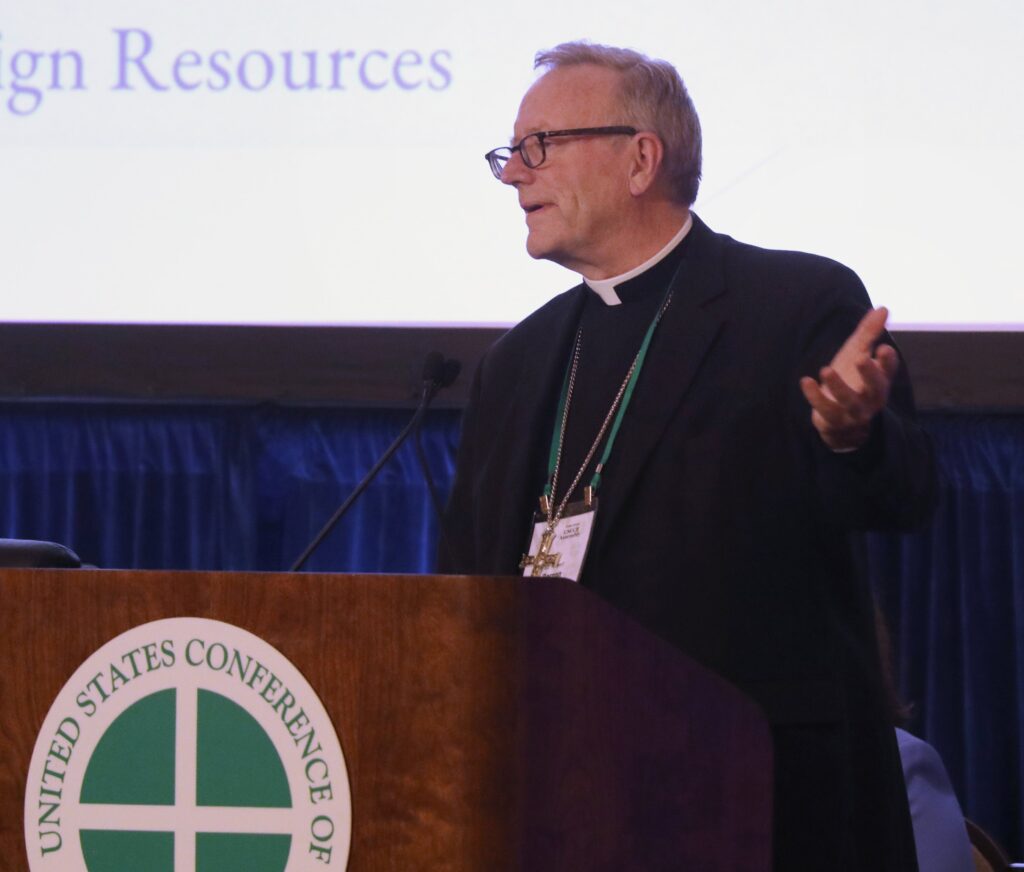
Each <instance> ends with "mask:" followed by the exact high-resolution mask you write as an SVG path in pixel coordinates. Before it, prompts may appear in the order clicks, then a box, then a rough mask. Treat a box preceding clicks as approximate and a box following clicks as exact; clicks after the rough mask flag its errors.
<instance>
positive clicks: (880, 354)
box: [875, 345, 900, 382]
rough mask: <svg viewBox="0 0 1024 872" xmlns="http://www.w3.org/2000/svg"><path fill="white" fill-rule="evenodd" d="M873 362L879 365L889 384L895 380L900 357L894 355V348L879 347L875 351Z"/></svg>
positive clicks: (889, 346) (887, 346)
mask: <svg viewBox="0 0 1024 872" xmlns="http://www.w3.org/2000/svg"><path fill="white" fill-rule="evenodd" d="M875 360H877V361H878V362H879V363H880V364H881V366H882V369H883V371H884V372H885V376H886V378H887V379H888V380H889V381H890V382H891V381H892V380H893V379H894V378H896V372H897V370H899V368H900V356H899V354H897V353H896V349H895V348H893V347H892V346H891V345H879V346H878V348H877V349H875Z"/></svg>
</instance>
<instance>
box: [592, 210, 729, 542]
mask: <svg viewBox="0 0 1024 872" xmlns="http://www.w3.org/2000/svg"><path fill="white" fill-rule="evenodd" d="M691 232H692V233H693V234H694V238H693V239H692V240H690V248H689V251H687V253H686V256H685V257H684V258H683V260H682V262H681V265H680V268H679V271H678V272H677V273H676V276H675V280H674V282H673V295H672V302H671V304H670V305H669V307H668V308H667V309H666V310H665V314H664V316H663V317H662V320H661V323H660V324H659V325H658V330H657V332H656V333H655V335H654V339H653V341H652V343H651V348H650V351H649V352H648V354H647V360H646V362H645V363H644V368H643V371H642V372H641V374H640V380H639V382H638V383H637V388H636V392H635V394H634V396H633V402H632V403H631V404H630V407H629V409H628V410H627V412H626V418H625V420H624V421H623V426H622V430H621V432H620V433H619V438H618V439H617V441H616V444H615V448H614V451H613V454H612V456H611V457H610V458H609V464H608V468H609V474H608V479H607V481H608V484H607V488H606V493H605V494H604V496H605V497H606V500H605V501H604V502H605V506H606V507H605V506H602V508H601V511H599V512H598V515H599V518H600V522H599V525H598V533H597V536H598V539H604V538H606V537H607V536H609V535H613V534H614V526H615V520H616V518H617V516H618V514H619V512H620V511H621V510H622V507H623V505H624V504H625V503H626V501H627V499H628V495H629V492H630V491H631V490H632V488H633V486H634V484H635V483H636V480H637V478H638V477H639V476H640V475H641V473H642V471H643V469H644V466H645V464H646V463H647V460H648V458H649V457H650V455H651V453H652V452H653V451H654V449H655V447H656V446H657V445H658V443H659V442H660V441H661V439H662V436H663V434H664V432H665V429H666V427H667V426H668V423H669V421H670V420H671V419H672V417H673V416H674V415H675V414H676V413H677V411H678V410H679V407H680V406H681V404H682V403H683V401H684V399H685V397H686V395H687V393H688V392H689V391H690V389H691V387H692V386H693V382H694V379H695V378H696V376H697V373H698V371H699V369H700V365H701V362H702V361H703V360H704V358H705V356H706V355H707V353H708V351H709V350H710V349H711V347H712V345H713V344H714V341H715V338H716V337H717V335H718V333H719V331H720V330H721V329H722V326H723V325H724V323H725V313H724V307H723V306H720V305H715V301H716V299H717V298H719V297H721V296H722V295H723V294H724V293H725V278H724V266H723V255H724V240H725V237H720V236H718V235H716V234H714V233H712V232H711V231H710V230H709V229H708V228H707V226H706V225H705V224H704V223H703V222H701V221H700V220H699V219H698V218H697V217H696V216H694V227H693V230H692V231H691ZM609 497H610V498H609ZM601 515H603V517H600V516H601ZM592 547H594V548H595V549H596V548H599V547H600V542H599V541H595V542H594V543H592Z"/></svg>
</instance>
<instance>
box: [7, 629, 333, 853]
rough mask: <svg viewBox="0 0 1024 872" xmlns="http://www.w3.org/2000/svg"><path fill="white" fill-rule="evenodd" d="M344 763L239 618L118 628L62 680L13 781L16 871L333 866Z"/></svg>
mask: <svg viewBox="0 0 1024 872" xmlns="http://www.w3.org/2000/svg"><path fill="white" fill-rule="evenodd" d="M351 836H352V803H351V794H350V790H349V781H348V772H347V770H346V767H345V758H344V756H343V755H342V752H341V745H340V744H339V742H338V737H337V734H336V733H335V731H334V726H333V724H332V723H331V720H330V718H329V717H328V715H327V712H326V711H325V710H324V707H323V704H322V703H321V702H320V699H319V698H318V697H317V695H316V693H315V692H314V691H313V689H312V688H311V687H310V686H309V683H308V682H307V681H306V680H305V678H303V676H302V674H301V673H300V672H299V671H298V669H296V668H295V666H293V665H292V663H291V662H289V661H288V660H287V659H286V658H285V657H284V656H283V655H282V654H281V653H280V652H279V651H277V650H276V649H275V648H273V647H272V646H271V645H268V644H267V643H266V642H264V641H263V640H262V639H260V638H259V637H257V636H254V635H253V634H252V633H249V632H247V631H246V630H243V629H241V628H239V627H234V626H231V625H230V624H225V623H221V622H219V621H211V620H207V619H204V618H169V619H167V620H161V621H154V622H153V623H149V624H143V625H142V626H139V627H135V628H134V629H131V630H128V631H127V632H126V633H122V634H121V635H120V636H118V637H117V638H116V639H113V640H111V641H110V642H108V643H107V644H105V645H104V646H103V647H102V648H100V649H99V650H98V651H97V652H96V653H94V654H93V655H92V656H91V657H89V659H88V660H86V662H85V663H83V664H82V665H81V666H80V667H79V668H78V669H77V670H76V671H75V674H74V675H72V676H71V679H70V680H69V681H68V682H67V684H65V685H64V687H63V689H62V690H61V692H60V694H58V696H57V698H56V700H55V701H54V703H53V705H52V706H51V708H50V711H49V714H47V716H46V719H45V720H44V721H43V725H42V728H41V729H40V732H39V736H38V738H37V739H36V744H35V750H34V751H33V753H32V762H31V763H30V765H29V771H28V782H27V788H26V792H25V843H26V846H27V849H28V861H29V868H30V869H31V870H32V872H49V870H59V872H101V870H103V872H107V870H125V872H137V870H141V869H145V870H147V872H203V870H216V872H233V870H239V872H242V870H244V872H295V870H299V869H303V870H305V869H312V868H326V869H337V870H343V869H345V867H346V866H347V864H348V854H349V846H350V843H351Z"/></svg>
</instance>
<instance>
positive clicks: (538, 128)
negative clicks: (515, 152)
mask: <svg viewBox="0 0 1024 872" xmlns="http://www.w3.org/2000/svg"><path fill="white" fill-rule="evenodd" d="M550 129H551V125H550V124H549V125H544V124H538V125H537V126H536V127H531V128H529V129H528V130H527V131H526V133H524V134H523V135H522V136H521V137H520V139H519V141H520V142H522V141H523V140H524V139H526V137H527V136H530V135H532V134H534V133H540V132H541V131H542V130H550ZM508 144H509V146H511V147H512V148H515V144H516V136H515V134H514V133H513V134H512V136H510V137H509V139H508Z"/></svg>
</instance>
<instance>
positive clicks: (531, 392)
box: [492, 285, 586, 562]
mask: <svg viewBox="0 0 1024 872" xmlns="http://www.w3.org/2000/svg"><path fill="white" fill-rule="evenodd" d="M585 299H586V288H585V286H583V285H579V286H577V287H575V288H573V289H572V290H570V291H568V292H566V293H565V294H563V295H562V296H561V297H559V298H556V299H555V300H553V301H552V302H551V303H550V304H549V306H548V307H547V308H548V309H550V311H542V312H538V313H537V314H536V315H535V316H534V317H538V318H542V320H541V322H540V323H539V324H538V325H537V328H536V330H535V333H536V334H537V335H538V337H539V341H538V342H537V343H536V344H534V345H532V346H530V347H528V348H526V349H525V351H524V354H523V359H522V360H521V362H520V367H519V369H518V371H516V372H512V373H509V380H510V393H512V402H511V403H510V410H511V412H510V417H509V418H508V420H507V422H506V426H505V427H504V428H503V429H504V435H503V437H502V438H503V439H505V440H508V444H506V445H505V446H504V448H505V450H504V451H502V452H499V454H500V455H501V457H502V458H503V464H502V467H503V468H502V469H500V470H495V471H494V472H495V475H496V476H497V477H498V478H500V480H501V481H502V482H503V484H502V488H501V493H497V494H494V495H492V498H493V499H496V500H500V503H501V509H500V512H501V514H502V516H503V522H502V523H498V524H496V525H495V528H494V529H495V531H496V532H497V534H498V537H499V538H498V541H497V542H496V543H495V549H494V552H493V553H494V554H495V555H508V554H515V556H516V561H517V562H518V559H519V554H520V552H521V551H522V550H523V547H524V546H525V545H526V537H527V535H528V533H529V529H530V518H531V515H532V512H533V511H534V510H535V509H536V507H537V498H538V497H539V496H540V494H541V489H542V488H543V481H544V475H545V474H546V471H547V456H548V448H549V446H550V440H551V428H552V426H553V422H554V416H555V407H556V406H557V403H558V393H559V391H560V389H561V386H562V379H563V378H564V376H565V367H566V364H567V361H568V357H569V352H570V349H571V347H572V340H573V337H574V336H575V335H576V329H577V327H578V325H579V320H580V312H581V310H582V307H583V302H584V300H585ZM538 482H539V484H538ZM534 491H536V492H534Z"/></svg>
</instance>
